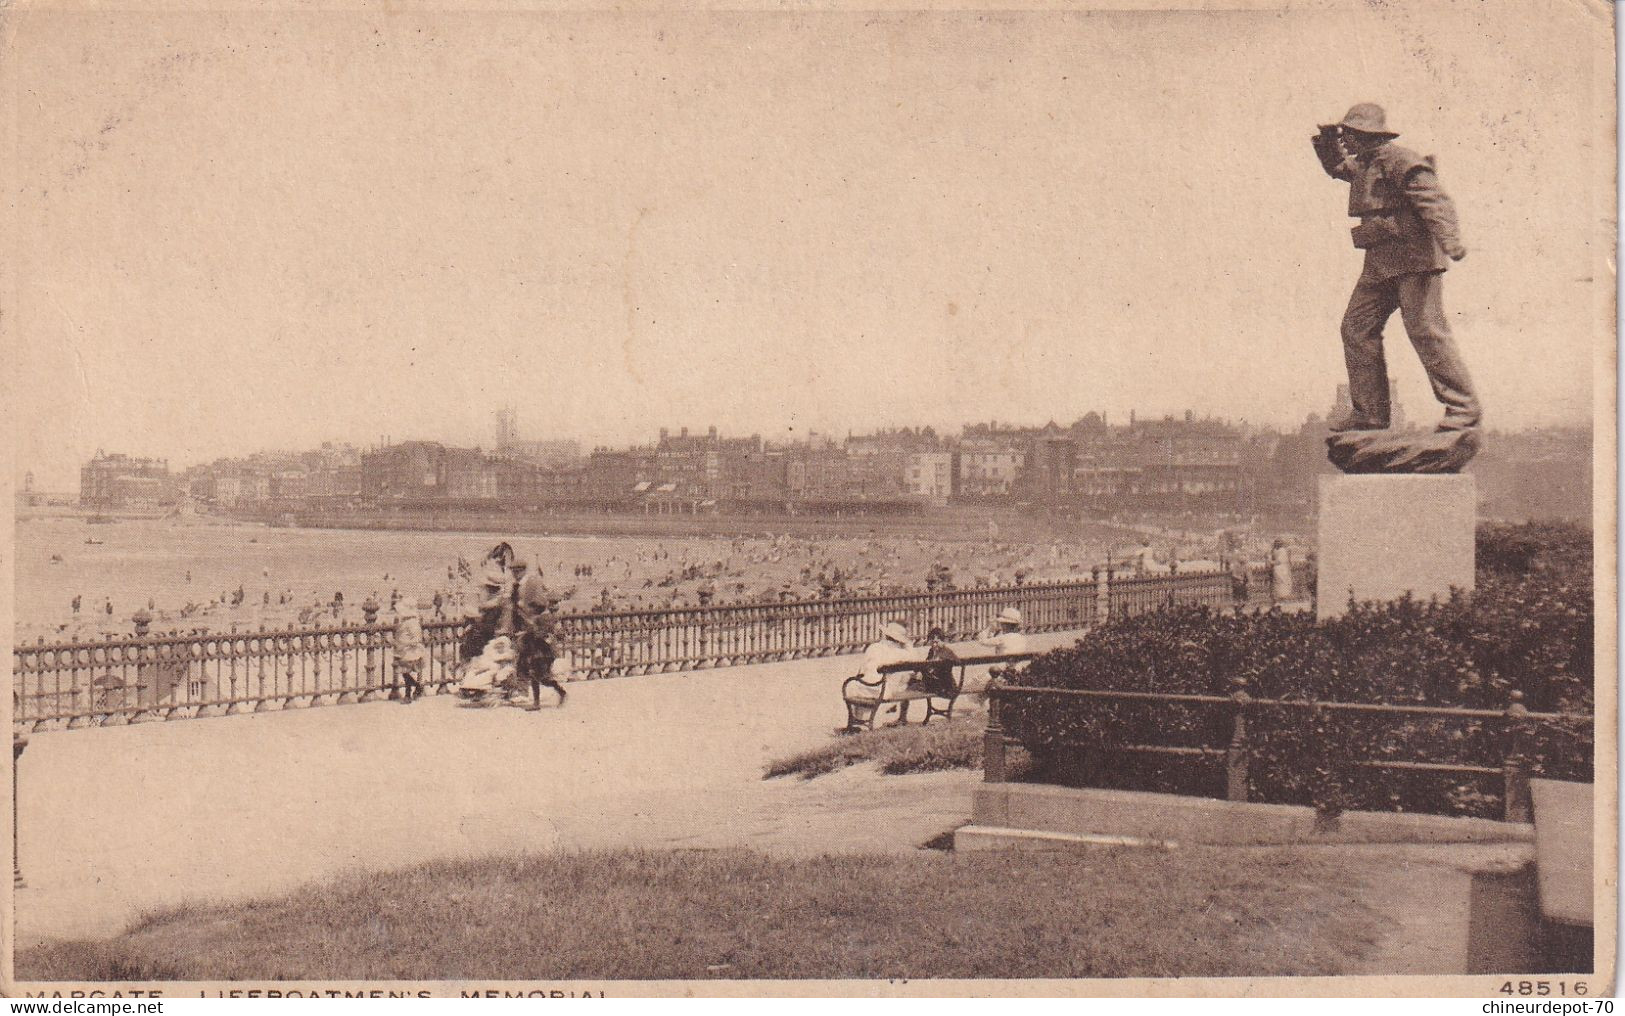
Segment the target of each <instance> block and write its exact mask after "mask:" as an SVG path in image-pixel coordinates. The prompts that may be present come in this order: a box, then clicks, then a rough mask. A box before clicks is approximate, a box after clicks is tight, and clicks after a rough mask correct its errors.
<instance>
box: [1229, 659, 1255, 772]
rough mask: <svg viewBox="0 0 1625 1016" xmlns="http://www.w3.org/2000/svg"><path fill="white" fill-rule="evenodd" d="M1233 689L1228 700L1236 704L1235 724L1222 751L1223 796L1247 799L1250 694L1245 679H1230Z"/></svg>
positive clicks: (1237, 677)
mask: <svg viewBox="0 0 1625 1016" xmlns="http://www.w3.org/2000/svg"><path fill="white" fill-rule="evenodd" d="M1230 684H1231V686H1232V688H1233V689H1234V690H1233V691H1231V692H1230V700H1231V701H1232V702H1234V703H1235V704H1236V711H1235V717H1234V722H1235V726H1234V727H1233V729H1232V730H1231V733H1230V747H1229V748H1228V749H1226V750H1225V753H1224V776H1225V795H1224V796H1225V797H1226V798H1227V799H1228V800H1231V801H1245V800H1247V783H1248V779H1247V776H1248V773H1247V767H1248V764H1249V762H1250V761H1251V759H1250V758H1249V752H1248V747H1247V705H1248V703H1250V702H1251V701H1252V696H1250V695H1248V694H1247V679H1246V678H1245V677H1241V676H1239V675H1238V676H1236V677H1233V678H1231V679H1230Z"/></svg>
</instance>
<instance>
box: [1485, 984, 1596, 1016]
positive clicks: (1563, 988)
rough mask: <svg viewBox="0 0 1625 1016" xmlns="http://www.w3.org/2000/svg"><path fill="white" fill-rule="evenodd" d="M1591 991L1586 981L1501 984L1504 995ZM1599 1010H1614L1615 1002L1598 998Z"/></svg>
mask: <svg viewBox="0 0 1625 1016" xmlns="http://www.w3.org/2000/svg"><path fill="white" fill-rule="evenodd" d="M1590 991H1591V988H1590V986H1588V985H1587V984H1586V982H1584V981H1575V982H1574V983H1572V984H1570V983H1569V982H1568V981H1507V982H1506V983H1505V984H1503V985H1501V994H1503V995H1533V996H1537V997H1545V996H1547V995H1558V996H1563V995H1586V994H1589V993H1590ZM1596 1011H1597V1012H1599V1013H1603V1014H1605V1016H1606V1014H1607V1013H1611V1012H1613V1011H1614V1003H1613V1002H1611V1001H1609V1000H1608V999H1605V998H1602V999H1598V1000H1597V1010H1596Z"/></svg>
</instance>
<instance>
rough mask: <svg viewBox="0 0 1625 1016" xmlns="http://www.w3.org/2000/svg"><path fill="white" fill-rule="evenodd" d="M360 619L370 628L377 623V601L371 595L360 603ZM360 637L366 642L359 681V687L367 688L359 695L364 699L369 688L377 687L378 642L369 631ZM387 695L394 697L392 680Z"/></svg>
mask: <svg viewBox="0 0 1625 1016" xmlns="http://www.w3.org/2000/svg"><path fill="white" fill-rule="evenodd" d="M361 619H362V622H363V623H364V624H365V625H366V626H367V627H368V628H371V627H372V626H373V625H375V624H377V623H378V601H377V600H375V599H373V598H372V597H371V596H369V597H367V599H366V602H364V603H362V604H361ZM361 637H362V638H363V639H365V640H366V643H367V652H366V663H365V666H364V670H363V673H362V683H361V687H362V688H364V689H367V691H363V692H362V693H361V695H360V698H361V699H363V700H365V698H366V696H367V695H368V694H369V693H370V690H371V689H372V688H375V687H377V684H378V644H377V642H376V641H375V640H374V639H373V637H372V632H370V631H368V632H366V633H364V634H363V635H362V636H361ZM389 697H390V698H394V697H395V685H394V683H393V682H391V683H390V686H389Z"/></svg>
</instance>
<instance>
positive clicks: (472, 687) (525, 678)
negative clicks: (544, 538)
mask: <svg viewBox="0 0 1625 1016" xmlns="http://www.w3.org/2000/svg"><path fill="white" fill-rule="evenodd" d="M558 604H559V598H558V597H556V596H554V595H553V594H552V592H551V591H550V590H549V589H548V587H547V583H546V582H545V581H543V578H542V574H541V571H540V570H539V569H538V570H536V571H534V572H533V571H532V570H531V568H530V562H529V561H528V560H526V559H525V558H524V557H523V556H522V555H519V554H517V553H515V552H513V550H512V549H511V548H509V547H508V545H507V544H501V545H499V547H498V548H497V549H496V550H494V551H493V552H492V554H491V555H489V556H488V557H487V559H486V567H485V572H484V574H483V576H482V577H481V579H480V596H479V599H478V602H477V603H476V605H475V607H474V609H473V610H472V611H471V612H470V614H469V617H468V625H467V628H466V629H465V631H464V633H463V638H462V641H461V642H460V643H459V644H458V647H457V660H458V663H457V667H458V671H457V672H458V675H459V679H460V680H459V686H458V693H459V694H460V695H461V696H462V697H463V698H465V699H470V700H475V701H484V700H489V699H502V700H507V699H509V698H511V697H512V696H513V695H514V694H515V693H518V692H522V691H523V690H524V689H525V688H526V687H529V689H530V693H531V708H532V709H540V708H541V706H542V688H543V687H544V686H545V687H548V688H551V689H552V690H553V691H554V693H555V694H557V695H558V702H559V705H561V706H562V705H563V704H564V701H565V698H566V697H567V694H568V693H567V692H565V690H564V685H562V684H560V683H559V681H558V678H557V677H556V676H554V673H553V666H554V663H555V661H556V660H557V659H558V652H557V649H556V646H555V639H554V630H555V628H556V626H557V619H558ZM432 608H433V604H432V602H431V601H430V600H429V599H428V598H426V597H420V598H419V599H418V600H417V602H416V604H415V608H414V609H410V610H405V609H403V610H402V611H401V612H399V613H398V614H397V621H396V626H395V645H394V654H393V655H394V665H395V673H396V676H397V678H398V680H399V682H400V683H401V684H402V685H403V695H402V701H404V702H408V703H410V702H414V701H416V700H417V699H418V698H420V697H421V696H422V695H423V680H422V674H423V671H424V669H425V668H426V667H427V666H428V662H429V651H428V647H427V645H426V643H425V641H424V637H423V623H422V615H424V614H426V613H428V612H429V611H430V610H431V609H432Z"/></svg>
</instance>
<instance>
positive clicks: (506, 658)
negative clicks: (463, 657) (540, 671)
mask: <svg viewBox="0 0 1625 1016" xmlns="http://www.w3.org/2000/svg"><path fill="white" fill-rule="evenodd" d="M517 662H518V654H517V653H516V652H515V651H514V644H513V639H511V638H509V637H508V636H506V635H498V636H497V637H496V638H494V639H492V640H491V641H489V642H487V643H486V644H485V648H484V649H483V650H481V651H480V655H478V656H476V657H475V658H474V659H472V660H469V661H468V662H467V663H466V664H464V665H463V674H462V679H461V680H460V681H459V682H458V684H457V695H458V697H459V698H463V699H468V700H469V701H473V702H481V701H484V700H486V699H489V698H492V697H496V696H501V697H503V698H507V697H508V696H509V695H512V694H513V692H514V686H515V684H516V683H517V679H518V676H519V672H518V668H517V666H516V664H517Z"/></svg>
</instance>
